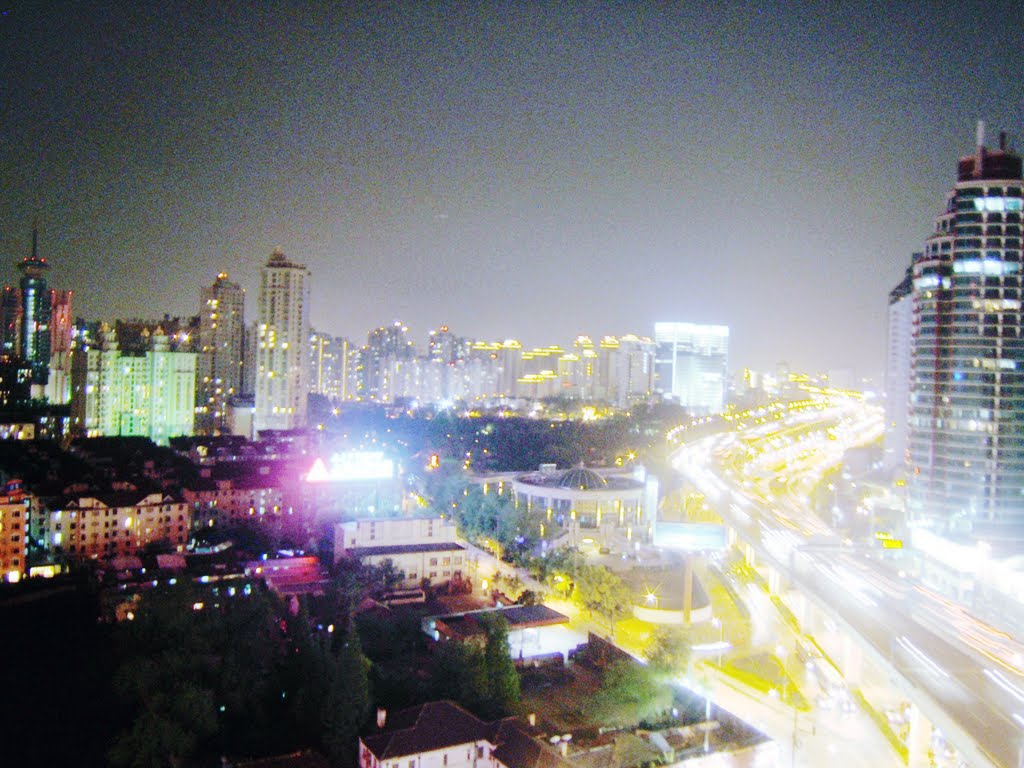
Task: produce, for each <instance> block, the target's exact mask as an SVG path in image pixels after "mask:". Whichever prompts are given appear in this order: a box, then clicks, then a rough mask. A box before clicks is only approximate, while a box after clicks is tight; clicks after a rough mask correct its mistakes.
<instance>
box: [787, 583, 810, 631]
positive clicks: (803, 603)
mask: <svg viewBox="0 0 1024 768" xmlns="http://www.w3.org/2000/svg"><path fill="white" fill-rule="evenodd" d="M786 605H788V606H789V609H790V610H791V611H792V612H793V615H794V616H796V620H797V623H798V624H799V625H800V626H801V627H803V628H804V630H805V631H812V630H811V628H810V623H809V619H810V615H809V611H808V610H807V598H805V597H804V596H803V593H801V592H797V591H796V590H790V592H789V594H787V595H786Z"/></svg>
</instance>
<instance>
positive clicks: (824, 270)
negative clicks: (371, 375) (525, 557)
mask: <svg viewBox="0 0 1024 768" xmlns="http://www.w3.org/2000/svg"><path fill="white" fill-rule="evenodd" d="M972 8H973V6H970V5H958V6H956V7H955V8H950V9H941V8H938V9H932V10H931V11H930V12H929V14H928V16H927V20H925V19H923V18H922V17H921V15H920V14H918V13H917V12H915V11H914V9H911V8H907V7H900V8H890V7H889V6H888V5H887V4H884V3H882V4H877V5H876V6H874V7H873V9H872V10H873V12H872V13H865V12H864V9H863V8H851V7H844V8H840V9H817V8H810V9H808V8H806V7H800V8H788V9H774V8H773V9H769V8H754V7H732V6H730V5H729V4H719V5H716V4H711V5H710V6H702V7H701V8H699V9H686V8H654V7H649V6H646V5H644V6H640V7H637V8H619V7H610V6H589V5H582V4H580V5H576V4H574V5H572V6H569V7H561V6H559V7H556V8H542V7H539V6H532V5H527V6H525V7H522V6H515V7H512V6H485V7H482V8H480V7H477V8H472V9H470V8H460V7H446V6H421V5H418V4H401V5H397V6H389V7H388V8H375V9H368V10H353V9H347V8H346V9H334V10H311V9H294V8H291V9H284V10H282V9H269V8H264V7H261V6H258V5H252V6H244V5H243V6H239V7H236V8H234V9H232V10H230V11H224V10H217V9H209V8H203V7H198V8H190V9H189V10H188V11H186V12H182V13H176V14H173V15H168V14H167V13H166V11H164V10H162V9H160V8H159V7H158V6H157V5H155V4H147V3H143V4H139V5H137V6H132V7H128V8H116V9H112V8H100V9H95V8H92V7H88V6H70V7H63V6H56V5H54V6H49V7H48V6H46V5H44V6H43V7H42V8H41V9H40V8H31V9H30V8H25V7H21V6H18V7H12V8H11V9H10V10H9V12H8V13H6V14H5V16H4V17H3V21H2V23H0V61H2V63H3V71H4V74H3V75H2V76H0V78H2V81H0V82H2V85H3V87H4V91H5V94H7V96H8V98H6V99H5V100H4V104H3V106H2V107H0V109H2V110H3V117H4V122H5V126H7V130H8V136H7V138H6V140H5V146H6V147H7V150H8V151H6V152H4V153H3V155H2V156H0V173H2V174H3V175H4V178H5V184H6V188H7V192H8V194H7V195H6V196H5V199H4V200H3V201H2V202H0V253H2V254H4V257H3V265H2V266H3V269H5V270H7V271H6V272H5V273H0V274H2V275H3V277H4V279H5V281H6V282H8V283H13V282H14V279H15V268H14V263H15V262H16V261H18V260H20V259H22V258H23V257H24V256H25V255H26V253H28V250H29V242H28V237H29V233H30V225H31V222H32V221H33V219H34V218H35V217H36V216H39V217H40V218H41V220H42V226H41V232H40V251H41V253H42V255H44V256H46V257H47V259H48V260H49V261H50V263H51V264H53V275H54V280H55V282H57V283H58V284H60V285H62V286H65V287H68V288H73V289H74V290H75V291H76V298H75V301H76V308H75V314H76V315H82V316H85V317H87V318H91V319H107V320H109V319H112V318H113V317H133V316H141V315H145V314H152V310H153V309H154V308H157V309H158V312H159V313H160V314H162V313H168V314H171V315H186V314H193V313H194V311H195V310H194V305H195V303H196V300H197V297H198V296H199V291H200V288H201V286H203V285H207V284H209V283H210V282H211V281H212V280H213V279H214V277H215V276H216V275H217V274H218V273H220V272H227V273H229V274H230V275H231V277H232V279H234V280H236V281H238V282H239V283H240V284H241V285H242V286H243V287H244V288H245V289H246V291H247V294H248V296H249V299H248V302H249V308H248V312H249V313H250V314H251V313H252V312H253V311H254V306H255V305H254V300H255V296H256V293H257V291H256V287H257V285H258V274H259V269H260V266H261V265H262V264H263V263H264V261H265V259H266V257H267V254H269V253H270V252H271V251H272V250H273V249H274V248H275V247H277V246H280V247H282V248H283V249H284V252H285V253H286V254H288V255H289V256H290V257H291V258H294V259H296V260H298V261H300V262H302V263H305V264H307V265H308V267H309V269H310V272H311V273H312V274H313V276H314V280H315V285H314V291H313V295H312V298H311V324H312V327H314V328H316V329H318V330H321V331H323V332H327V333H331V334H334V335H339V336H348V337H350V338H353V339H360V340H361V339H362V337H363V335H364V334H365V329H367V328H372V327H375V326H379V325H387V324H389V323H390V322H391V321H393V320H394V319H396V318H397V319H401V320H402V321H403V322H405V323H406V324H408V325H409V326H410V327H411V328H414V329H416V331H417V338H420V335H421V334H422V335H424V336H425V334H426V332H427V331H428V330H429V329H431V328H437V327H439V326H441V325H443V324H447V325H449V326H450V327H452V328H453V329H458V330H459V331H460V332H465V333H472V334H473V335H476V336H478V337H480V338H490V339H497V338H506V337H509V336H511V337H515V338H519V339H520V340H522V341H523V343H524V345H525V346H528V347H530V346H539V345H543V344H549V343H551V342H552V341H558V342H559V343H566V342H568V341H569V340H570V339H571V338H573V337H574V336H575V335H576V334H577V333H580V332H581V331H585V332H588V333H590V334H591V335H593V336H595V337H598V336H601V335H604V334H606V333H607V334H622V333H628V332H634V333H644V334H650V333H651V329H653V325H654V323H655V322H656V321H659V320H678V321H690V322H702V323H720V324H725V325H729V326H730V327H731V328H732V329H733V332H732V339H731V344H732V346H733V347H734V349H735V353H734V354H733V355H732V357H733V359H734V360H735V361H736V362H737V364H740V363H743V364H750V365H752V366H756V367H759V368H762V369H767V368H771V367H773V366H774V365H775V363H777V362H779V361H787V362H788V363H789V364H790V365H791V366H792V367H793V368H795V369H817V370H822V369H836V368H849V369H852V370H854V371H856V372H857V373H858V374H877V373H880V372H881V370H882V367H883V359H884V349H885V330H884V328H885V314H886V313H885V307H886V304H885V301H886V295H887V292H888V289H889V288H890V287H891V285H892V284H894V283H895V282H896V281H897V280H898V278H899V276H900V275H901V274H902V273H903V271H904V270H905V269H906V266H907V264H908V263H909V259H910V254H911V253H913V252H914V251H917V250H920V248H921V247H922V243H923V241H924V239H925V237H926V236H927V234H928V232H927V227H925V226H922V222H925V221H928V220H929V218H930V216H931V215H932V213H933V212H934V210H935V206H936V204H937V203H939V202H940V201H941V200H942V196H943V194H944V191H945V189H946V186H947V180H948V177H949V173H950V169H951V168H952V167H953V163H954V162H955V158H956V157H958V156H960V155H962V154H964V153H965V152H969V151H970V149H971V147H972V145H973V142H972V139H973V129H974V124H975V122H976V120H977V119H984V120H985V121H986V122H987V124H988V126H989V129H990V133H995V132H997V131H999V130H1003V129H1005V130H1007V131H1008V132H1009V135H1010V140H1011V145H1012V144H1013V143H1014V142H1015V141H1018V140H1019V139H1018V132H1019V130H1020V127H1021V126H1024V114H1022V109H1021V106H1020V105H1021V104H1024V100H1022V99H1020V98H1017V97H1015V94H1016V93H1017V92H1019V89H1020V83H1021V82H1022V78H1021V77H1020V72H1019V63H1018V62H1019V61H1021V56H1020V53H1021V51H1022V50H1024V46H1022V42H1021V34H1022V33H1021V31H1019V30H1017V29H1016V28H1013V29H1011V28H1010V26H1011V25H1006V24H1003V23H1002V19H1004V18H1006V13H1003V12H1000V10H999V7H998V6H993V5H992V4H987V5H985V6H981V5H978V6H977V10H976V11H972ZM1011 8H1012V6H1010V5H1009V4H1007V5H1006V10H1007V11H1009V10H1010V9H1011ZM965 19H969V20H970V23H969V24H968V23H966V22H965V21H964V20H965ZM953 40H955V41H956V45H952V44H950V43H951V41H953ZM172 61H173V63H174V66H170V62H172ZM978 61H984V62H985V64H984V66H979V65H978V64H977V62H978ZM951 72H953V73H956V75H957V76H956V77H950V76H949V73H951ZM812 320H813V321H812ZM463 329H465V330H463Z"/></svg>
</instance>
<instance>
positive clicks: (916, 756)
mask: <svg viewBox="0 0 1024 768" xmlns="http://www.w3.org/2000/svg"><path fill="white" fill-rule="evenodd" d="M931 751H932V724H931V721H929V720H928V718H926V717H925V716H924V715H922V714H921V709H920V707H918V706H916V705H915V704H911V705H910V732H909V733H908V734H907V768H929V767H930V766H931V765H933V763H932V760H931Z"/></svg>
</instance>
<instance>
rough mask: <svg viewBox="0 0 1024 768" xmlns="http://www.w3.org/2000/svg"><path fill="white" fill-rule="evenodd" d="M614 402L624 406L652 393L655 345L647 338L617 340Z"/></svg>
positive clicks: (630, 335) (629, 335)
mask: <svg viewBox="0 0 1024 768" xmlns="http://www.w3.org/2000/svg"><path fill="white" fill-rule="evenodd" d="M616 351H617V355H616V357H617V365H616V373H615V385H614V392H615V402H616V404H617V405H619V406H620V407H621V406H625V405H628V404H629V403H631V402H633V401H635V400H644V399H646V398H648V397H650V395H651V393H652V392H653V391H654V359H655V344H654V342H653V341H652V340H651V339H650V338H648V337H646V336H645V337H642V338H641V337H639V336H634V335H633V334H627V335H625V336H622V337H621V338H620V339H619V340H618V349H617V350H616Z"/></svg>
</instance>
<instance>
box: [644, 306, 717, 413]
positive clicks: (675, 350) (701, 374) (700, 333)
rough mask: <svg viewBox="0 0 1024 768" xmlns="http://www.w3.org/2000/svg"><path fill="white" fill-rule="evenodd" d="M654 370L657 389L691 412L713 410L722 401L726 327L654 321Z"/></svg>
mask: <svg viewBox="0 0 1024 768" xmlns="http://www.w3.org/2000/svg"><path fill="white" fill-rule="evenodd" d="M654 343H655V347H656V358H655V374H656V377H657V387H658V389H659V391H661V393H662V394H663V395H664V396H665V397H667V398H670V399H672V400H675V401H677V402H678V403H679V404H680V405H682V406H683V407H685V408H687V409H689V410H690V411H692V412H694V413H704V414H707V413H714V412H716V411H720V410H722V406H723V405H724V404H725V386H726V381H727V376H728V365H729V327H728V326H727V325H699V324H697V323H655V324H654Z"/></svg>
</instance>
